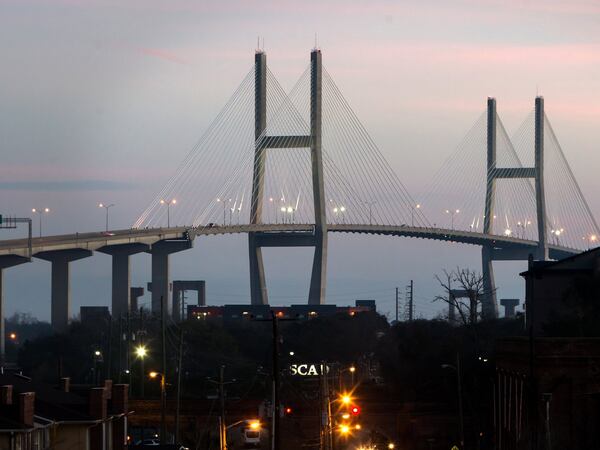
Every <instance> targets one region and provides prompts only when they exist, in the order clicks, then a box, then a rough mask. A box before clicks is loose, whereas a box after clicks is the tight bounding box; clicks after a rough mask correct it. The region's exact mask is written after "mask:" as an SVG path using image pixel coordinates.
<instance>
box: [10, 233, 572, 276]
mask: <svg viewBox="0 0 600 450" xmlns="http://www.w3.org/2000/svg"><path fill="white" fill-rule="evenodd" d="M313 229H314V225H311V224H258V225H226V226H222V225H214V226H212V227H198V228H192V227H171V228H142V229H135V228H132V229H127V230H115V231H110V232H92V233H76V234H64V235H56V236H46V237H41V238H33V239H32V249H31V252H32V254H33V256H36V255H38V254H40V253H46V252H57V251H63V250H76V249H82V250H89V251H101V250H102V249H105V248H106V247H111V246H120V245H126V244H141V245H148V246H152V245H154V244H156V243H158V242H160V241H169V240H190V241H192V240H193V239H194V238H195V237H197V236H212V235H221V234H223V235H224V234H239V233H248V232H258V233H261V234H262V235H264V236H269V234H275V233H277V234H279V233H289V234H290V235H295V236H302V235H310V234H312V231H313ZM327 229H328V231H329V232H332V233H361V234H377V235H388V236H403V237H414V238H421V239H433V240H438V241H447V242H456V243H461V244H471V245H479V246H484V245H491V246H492V247H493V249H494V260H524V259H525V260H526V259H527V258H528V255H529V254H530V253H534V254H535V248H536V247H537V241H532V240H529V239H521V238H517V237H512V236H497V235H487V234H483V233H479V232H474V231H462V230H450V229H446V228H425V227H411V226H405V225H399V226H398V225H356V224H330V225H328V226H327ZM548 248H549V252H550V258H551V259H562V258H566V257H568V256H572V255H575V254H577V253H580V252H581V251H580V250H577V249H573V248H569V247H564V246H560V245H553V244H549V245H548ZM28 256H29V247H28V239H11V240H2V241H0V261H1V259H2V258H6V257H23V258H27V257H28ZM0 266H1V264H0Z"/></svg>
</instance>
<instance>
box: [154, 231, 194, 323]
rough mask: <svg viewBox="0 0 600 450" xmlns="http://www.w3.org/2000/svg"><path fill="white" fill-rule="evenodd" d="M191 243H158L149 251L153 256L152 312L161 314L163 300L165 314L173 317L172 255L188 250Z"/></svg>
mask: <svg viewBox="0 0 600 450" xmlns="http://www.w3.org/2000/svg"><path fill="white" fill-rule="evenodd" d="M191 247H192V242H191V241H183V240H181V241H158V242H156V243H155V244H152V247H151V249H150V250H149V252H150V254H151V255H152V312H153V313H154V314H160V312H161V299H162V308H164V311H165V314H166V315H168V316H170V315H171V296H170V290H169V287H170V286H169V282H170V279H171V278H170V265H169V257H170V255H171V253H176V252H180V251H182V250H187V249H189V248H191Z"/></svg>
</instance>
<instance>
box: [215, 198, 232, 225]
mask: <svg viewBox="0 0 600 450" xmlns="http://www.w3.org/2000/svg"><path fill="white" fill-rule="evenodd" d="M217 203H223V226H225V210H226V209H227V203H231V199H229V200H225V199H223V198H217Z"/></svg>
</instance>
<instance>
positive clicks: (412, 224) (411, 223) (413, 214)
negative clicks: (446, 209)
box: [410, 203, 458, 227]
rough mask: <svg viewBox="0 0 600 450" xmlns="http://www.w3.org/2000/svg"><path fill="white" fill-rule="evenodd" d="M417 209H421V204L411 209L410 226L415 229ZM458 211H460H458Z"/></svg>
mask: <svg viewBox="0 0 600 450" xmlns="http://www.w3.org/2000/svg"><path fill="white" fill-rule="evenodd" d="M415 209H421V204H420V203H417V204H416V205H415V206H414V208H411V210H410V226H411V227H414V226H415ZM457 211H458V210H457Z"/></svg>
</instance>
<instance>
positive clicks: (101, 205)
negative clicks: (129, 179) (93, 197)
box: [98, 203, 115, 232]
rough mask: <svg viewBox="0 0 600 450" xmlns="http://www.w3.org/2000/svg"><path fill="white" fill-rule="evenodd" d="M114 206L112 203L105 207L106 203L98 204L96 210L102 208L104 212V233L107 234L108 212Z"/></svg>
mask: <svg viewBox="0 0 600 450" xmlns="http://www.w3.org/2000/svg"><path fill="white" fill-rule="evenodd" d="M113 206H115V204H114V203H111V204H110V205H107V204H106V203H98V208H104V209H105V210H106V231H107V232H108V210H109V209H110V208H112V207H113Z"/></svg>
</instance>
